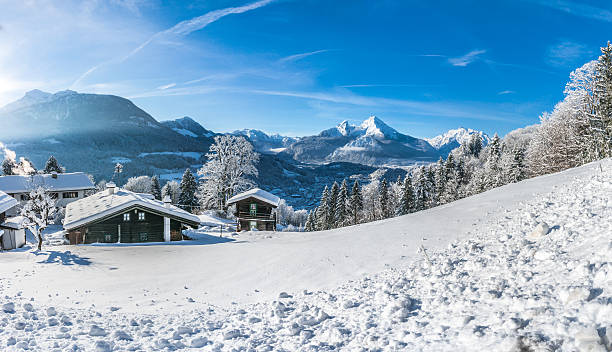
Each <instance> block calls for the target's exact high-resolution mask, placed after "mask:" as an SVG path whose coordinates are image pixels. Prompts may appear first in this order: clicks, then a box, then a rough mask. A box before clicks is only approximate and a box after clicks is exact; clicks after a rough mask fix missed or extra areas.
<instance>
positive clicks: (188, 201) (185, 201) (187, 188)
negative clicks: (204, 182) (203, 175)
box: [179, 169, 198, 212]
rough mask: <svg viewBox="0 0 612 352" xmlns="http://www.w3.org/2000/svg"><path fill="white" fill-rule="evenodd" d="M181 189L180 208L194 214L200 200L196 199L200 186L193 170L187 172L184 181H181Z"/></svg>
mask: <svg viewBox="0 0 612 352" xmlns="http://www.w3.org/2000/svg"><path fill="white" fill-rule="evenodd" d="M180 189H181V195H180V196H179V207H181V208H182V209H185V210H187V211H190V212H192V211H193V210H194V207H196V206H197V205H198V200H197V199H196V191H197V190H198V184H197V182H196V179H195V176H194V175H193V173H192V172H191V170H189V169H187V170H185V173H184V174H183V179H182V180H181V185H180Z"/></svg>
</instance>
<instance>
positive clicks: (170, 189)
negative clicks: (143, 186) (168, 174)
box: [161, 181, 181, 204]
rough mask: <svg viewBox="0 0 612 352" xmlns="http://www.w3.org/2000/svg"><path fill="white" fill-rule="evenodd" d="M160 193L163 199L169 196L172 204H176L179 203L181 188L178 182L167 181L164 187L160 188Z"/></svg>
mask: <svg viewBox="0 0 612 352" xmlns="http://www.w3.org/2000/svg"><path fill="white" fill-rule="evenodd" d="M161 192H162V196H163V197H165V196H170V199H171V200H172V204H177V203H178V201H179V196H180V195H181V188H180V185H179V184H178V182H176V181H168V182H166V184H165V185H164V187H162V191H161ZM163 197H162V199H163Z"/></svg>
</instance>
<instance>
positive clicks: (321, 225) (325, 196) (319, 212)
mask: <svg viewBox="0 0 612 352" xmlns="http://www.w3.org/2000/svg"><path fill="white" fill-rule="evenodd" d="M329 197H330V195H329V188H328V187H327V186H325V189H323V193H322V194H321V201H320V202H319V206H318V207H317V209H316V227H317V230H318V231H321V230H328V229H330V228H331V226H330V222H331V221H330V218H331V216H330V215H331V211H330V207H329Z"/></svg>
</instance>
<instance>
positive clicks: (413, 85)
mask: <svg viewBox="0 0 612 352" xmlns="http://www.w3.org/2000/svg"><path fill="white" fill-rule="evenodd" d="M440 86H441V85H439V84H408V83H406V84H402V83H389V84H346V85H342V86H339V87H341V88H377V87H440Z"/></svg>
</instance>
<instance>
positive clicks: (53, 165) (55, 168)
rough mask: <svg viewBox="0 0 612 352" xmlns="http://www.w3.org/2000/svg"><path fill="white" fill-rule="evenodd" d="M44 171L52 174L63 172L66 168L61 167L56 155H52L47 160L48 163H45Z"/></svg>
mask: <svg viewBox="0 0 612 352" xmlns="http://www.w3.org/2000/svg"><path fill="white" fill-rule="evenodd" d="M43 172H44V173H46V174H50V173H52V172H57V173H58V174H61V173H62V172H64V168H63V167H61V166H60V164H59V162H58V161H57V159H55V157H54V156H53V155H51V156H50V157H49V159H48V160H47V163H46V164H45V168H44V169H43Z"/></svg>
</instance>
